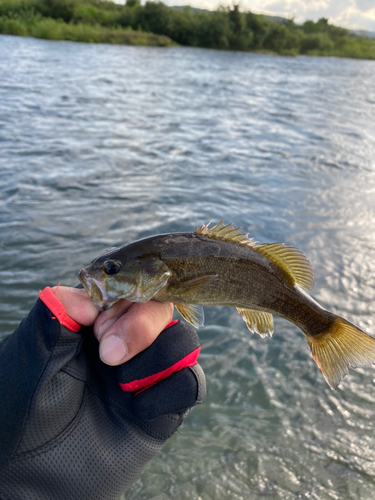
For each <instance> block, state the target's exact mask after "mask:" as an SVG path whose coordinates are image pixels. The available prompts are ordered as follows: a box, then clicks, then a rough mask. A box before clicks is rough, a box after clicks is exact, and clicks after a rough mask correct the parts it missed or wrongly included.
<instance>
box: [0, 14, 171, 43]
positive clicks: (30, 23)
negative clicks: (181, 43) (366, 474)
mask: <svg viewBox="0 0 375 500" xmlns="http://www.w3.org/2000/svg"><path fill="white" fill-rule="evenodd" d="M0 34H3V35H16V36H30V37H33V38H42V39H45V40H69V41H72V42H86V43H111V44H118V45H147V46H154V47H168V46H172V45H176V44H175V43H174V42H173V41H172V40H171V39H170V38H169V37H167V36H165V35H155V34H153V33H147V32H143V31H135V30H133V29H132V28H131V27H129V28H126V29H121V28H115V29H113V28H112V29H111V28H106V27H104V26H100V25H99V24H94V25H92V24H91V25H90V24H85V23H78V24H73V23H65V22H64V21H62V20H60V19H51V18H41V17H35V18H34V19H33V18H31V19H30V18H29V19H27V20H26V19H23V18H22V17H16V18H7V17H5V16H3V17H0Z"/></svg>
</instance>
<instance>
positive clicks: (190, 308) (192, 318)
mask: <svg viewBox="0 0 375 500" xmlns="http://www.w3.org/2000/svg"><path fill="white" fill-rule="evenodd" d="M174 305H175V307H176V309H177V311H178V312H179V313H180V314H181V316H182V317H183V318H184V320H185V321H187V322H188V323H190V324H191V325H193V327H194V328H199V327H200V326H203V325H204V311H203V307H202V306H198V305H195V304H176V303H175V304H174Z"/></svg>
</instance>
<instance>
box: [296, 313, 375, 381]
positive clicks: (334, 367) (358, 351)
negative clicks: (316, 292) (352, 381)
mask: <svg viewBox="0 0 375 500" xmlns="http://www.w3.org/2000/svg"><path fill="white" fill-rule="evenodd" d="M306 339H307V343H308V344H309V347H310V349H311V352H312V355H313V358H314V361H315V362H316V364H317V365H318V366H319V368H320V369H321V370H322V373H323V376H324V378H325V379H326V381H327V382H328V385H329V386H330V387H331V389H336V388H337V386H338V385H339V383H340V381H341V380H342V379H343V378H344V377H345V375H347V374H348V373H349V370H348V367H350V368H359V367H364V366H371V365H374V364H375V339H374V338H372V337H370V336H369V335H367V334H366V333H365V332H362V330H360V329H359V328H357V327H356V326H354V325H352V324H351V323H349V322H348V321H346V320H345V319H343V318H340V317H338V316H337V317H336V319H335V320H334V321H333V322H332V325H331V326H330V328H329V329H328V330H326V331H324V332H322V333H320V334H319V335H317V336H315V337H312V336H310V335H309V336H308V335H306Z"/></svg>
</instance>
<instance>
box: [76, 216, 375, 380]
mask: <svg viewBox="0 0 375 500" xmlns="http://www.w3.org/2000/svg"><path fill="white" fill-rule="evenodd" d="M79 279H80V281H81V283H82V285H83V287H84V288H85V290H86V292H87V294H88V296H89V297H90V299H91V301H92V302H93V303H94V304H95V305H96V306H97V307H98V309H99V310H101V311H103V310H105V309H109V308H110V307H111V306H112V305H113V304H115V303H116V302H117V301H118V300H120V299H127V300H129V301H131V302H142V303H144V302H148V301H149V300H156V301H159V302H173V303H174V305H175V307H176V309H177V310H178V312H179V313H180V314H181V316H182V317H183V318H184V319H185V320H186V321H188V322H189V323H191V324H192V325H193V326H194V327H195V328H197V327H199V326H202V325H203V323H204V313H203V307H202V306H204V305H225V306H233V307H236V309H237V311H238V312H239V313H240V314H241V316H242V318H243V319H244V321H245V323H246V325H247V327H248V329H249V330H250V331H251V332H253V333H254V332H255V333H258V334H259V335H261V336H262V337H263V336H267V335H272V333H273V315H277V316H280V317H282V318H284V319H286V320H288V321H290V322H292V323H294V324H295V325H297V326H298V327H299V328H300V329H301V330H302V332H303V333H304V335H305V337H306V340H307V343H308V346H309V347H310V350H311V352H312V356H313V359H314V361H315V362H316V363H317V365H318V367H319V368H320V369H321V371H322V373H323V376H324V378H325V379H326V381H327V382H328V384H329V386H330V387H331V388H332V389H336V388H337V386H338V384H339V383H340V381H341V379H342V378H343V377H345V375H347V373H348V368H349V367H350V368H358V367H365V366H371V365H373V364H375V339H374V338H372V337H370V336H369V335H367V334H366V333H365V332H363V331H362V330H360V329H359V328H357V327H356V326H354V325H352V324H351V323H349V322H348V321H346V320H345V319H343V318H340V317H339V316H336V315H335V314H333V313H331V312H329V311H327V310H326V309H324V308H323V307H321V306H320V305H319V304H318V303H317V302H316V301H315V300H314V299H313V298H312V297H310V295H308V293H307V292H306V291H305V290H311V289H312V287H313V284H314V273H313V270H312V267H311V264H310V262H309V261H308V260H307V258H306V256H305V255H304V254H303V253H302V252H300V251H299V250H297V249H296V248H294V247H291V246H287V245H284V244H283V243H264V244H256V243H254V242H253V240H251V239H249V238H248V235H247V234H243V233H241V228H234V226H233V224H228V225H225V224H224V222H223V221H222V222H219V223H218V224H216V226H214V227H212V228H211V229H209V227H208V226H206V225H205V224H202V225H201V226H200V227H197V228H196V229H195V231H194V232H193V233H170V234H161V235H156V236H151V237H149V238H145V239H142V240H139V241H135V242H133V243H130V244H128V245H124V246H122V247H121V248H115V249H111V250H109V251H107V252H105V253H104V254H102V255H99V256H98V257H97V258H96V259H95V260H94V261H92V263H91V264H90V265H89V266H88V267H87V268H84V269H81V270H80V271H79Z"/></svg>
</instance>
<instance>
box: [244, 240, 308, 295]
mask: <svg viewBox="0 0 375 500" xmlns="http://www.w3.org/2000/svg"><path fill="white" fill-rule="evenodd" d="M253 249H254V250H255V251H256V252H259V253H261V254H263V255H265V256H266V257H268V258H269V259H270V260H272V262H274V263H275V264H277V265H278V266H279V267H281V269H283V270H284V271H285V272H286V273H287V274H288V275H289V276H290V278H291V279H292V281H293V283H296V284H297V285H300V286H301V287H302V288H304V289H305V290H311V289H312V287H313V286H314V271H313V269H312V267H311V264H310V262H309V261H308V259H307V257H306V255H305V254H303V253H302V252H301V251H300V250H298V249H297V248H294V247H290V246H288V245H284V243H264V244H262V245H255V246H254V247H253Z"/></svg>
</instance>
